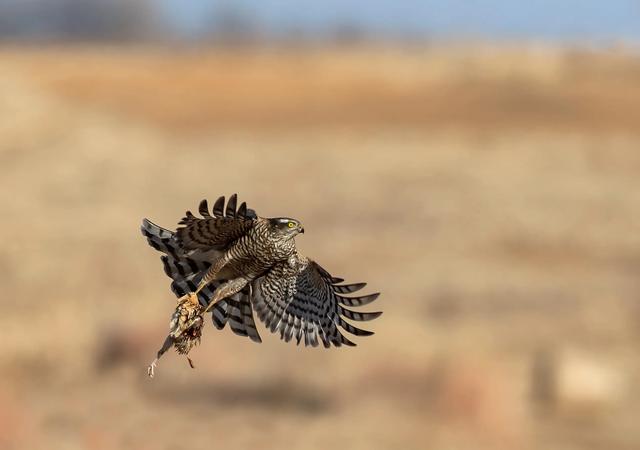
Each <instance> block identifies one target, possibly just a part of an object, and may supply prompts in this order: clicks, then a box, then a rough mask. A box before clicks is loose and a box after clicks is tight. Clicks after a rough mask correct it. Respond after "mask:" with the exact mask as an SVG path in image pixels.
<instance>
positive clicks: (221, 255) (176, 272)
mask: <svg viewBox="0 0 640 450" xmlns="http://www.w3.org/2000/svg"><path fill="white" fill-rule="evenodd" d="M199 212H200V214H201V215H202V217H201V218H199V217H196V216H195V215H193V214H192V213H191V212H190V211H187V213H186V215H185V217H184V218H183V219H182V220H181V221H180V225H181V226H180V227H179V228H178V229H177V230H176V231H175V232H172V231H169V230H167V229H164V228H161V227H159V226H157V225H155V224H153V223H151V222H150V221H148V220H147V219H145V220H144V221H143V223H142V234H143V235H144V236H145V237H146V238H147V241H148V242H149V245H151V246H152V247H154V248H155V249H156V250H159V251H160V252H162V253H164V255H163V256H162V258H161V259H162V262H163V264H164V269H165V273H166V274H167V275H168V276H169V277H171V279H172V280H173V281H172V283H171V289H172V291H173V292H174V293H175V294H176V295H177V296H178V297H179V300H178V306H177V308H176V311H175V313H174V315H173V316H172V322H171V326H170V333H169V336H167V339H166V340H165V344H164V346H163V347H162V349H161V350H160V351H159V352H158V357H157V358H156V360H154V362H153V363H152V364H151V366H149V375H150V376H153V369H154V368H155V365H156V364H157V361H158V359H159V358H160V357H161V356H162V354H163V353H164V352H166V350H168V349H169V348H171V346H175V347H176V349H177V350H178V352H179V353H183V354H188V353H189V350H191V348H192V347H193V346H194V345H197V343H199V341H200V336H201V332H202V326H203V323H204V315H205V314H206V313H208V312H211V313H212V320H213V324H214V326H216V328H218V329H222V328H224V327H225V325H226V324H227V323H228V324H229V325H230V327H231V329H232V331H233V332H234V333H236V334H239V335H242V336H247V337H249V338H250V339H251V340H253V341H256V342H261V338H260V335H259V333H258V331H257V329H256V326H255V322H254V318H253V311H254V310H255V311H256V313H257V314H258V317H259V318H260V320H262V321H263V322H264V324H265V325H266V326H267V328H268V329H269V330H270V331H271V332H274V333H275V332H278V333H279V334H280V337H281V338H282V339H283V340H285V341H287V342H288V341H290V340H292V339H295V340H296V342H297V343H298V344H299V343H300V342H303V341H304V344H305V346H307V345H309V346H314V347H315V346H317V345H318V344H319V343H320V342H321V343H322V344H323V345H324V346H325V347H330V346H332V345H333V346H336V347H339V346H341V345H343V344H344V345H350V346H353V345H355V344H354V343H353V342H351V341H350V340H349V339H347V338H346V337H345V336H344V335H343V334H342V331H343V330H344V331H347V332H349V333H351V334H353V335H356V336H368V335H370V334H373V333H372V332H370V331H366V330H361V329H359V328H356V327H355V326H353V325H351V324H350V323H348V322H347V321H346V320H345V318H347V319H350V320H355V321H366V320H372V319H375V318H376V317H378V316H379V315H380V314H381V313H380V312H370V313H361V312H357V311H352V310H350V309H348V307H356V306H362V305H366V304H368V303H370V302H372V301H374V300H375V299H376V298H378V296H379V294H378V293H375V294H369V295H365V296H355V297H354V296H352V297H348V296H345V294H351V293H353V292H356V291H358V290H360V289H362V288H363V287H364V286H365V283H355V284H343V281H344V280H343V279H341V278H336V277H333V276H331V275H330V274H329V273H328V272H327V271H326V270H324V269H323V268H322V267H321V266H320V265H318V264H317V263H316V262H314V261H311V260H309V259H307V258H306V257H304V256H303V255H301V254H300V253H299V252H298V250H297V249H296V245H295V239H294V238H295V236H296V235H298V234H299V233H303V232H304V228H303V227H302V224H301V223H300V222H299V221H297V220H295V219H290V218H271V219H268V218H263V217H258V216H257V215H256V213H255V212H254V211H253V210H251V209H249V208H247V206H246V204H245V203H242V204H241V205H240V206H239V207H237V196H236V195H235V194H234V195H232V196H231V198H229V201H228V202H227V203H226V206H225V198H224V197H220V198H219V199H218V200H217V201H216V202H215V204H214V206H213V211H212V213H213V214H211V213H210V212H209V207H208V204H207V202H206V200H203V201H202V202H201V203H200V206H199Z"/></svg>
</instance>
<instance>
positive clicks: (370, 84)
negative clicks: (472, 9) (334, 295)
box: [0, 48, 640, 450]
mask: <svg viewBox="0 0 640 450" xmlns="http://www.w3.org/2000/svg"><path fill="white" fill-rule="evenodd" d="M0 99H1V101H0V114H1V116H2V117H3V120H2V121H0V167H1V172H0V206H1V208H2V214H0V231H1V232H2V235H3V236H4V239H3V244H2V246H0V283H1V284H2V294H1V296H0V307H1V308H2V314H1V315H0V328H1V329H2V330H3V331H2V339H3V344H4V345H3V352H2V354H1V355H0V367H1V368H2V373H3V376H2V381H0V447H2V448H9V449H18V448H20V449H22V448H44V447H48V448H63V449H76V448H87V449H111V448H119V449H128V448H131V449H145V448H148V449H156V448H167V449H182V448H248V447H254V448H264V449H269V448H282V447H284V446H290V447H292V448H300V449H306V448H309V449H311V448H350V449H351V448H353V449H371V448H381V449H384V448H390V449H391V448H394V449H395V448H404V449H414V448H415V449H423V448H431V449H449V448H468V449H478V448H487V449H497V448H504V449H510V450H515V449H533V448H545V449H549V450H554V449H558V450H568V449H599V448H610V449H633V448H637V447H638V445H640V431H639V430H638V429H637V423H636V422H637V417H638V416H639V415H640V406H638V405H640V402H639V401H638V400H640V392H639V391H638V379H639V376H640V356H638V351H637V345H638V340H639V338H640V332H639V331H638V330H639V329H640V307H638V304H639V303H638V302H639V299H640V284H639V283H638V279H639V277H638V274H639V272H640V233H638V224H640V176H639V175H640V153H639V152H638V147H639V145H640V135H639V134H638V129H637V123H638V119H639V118H640V60H638V59H637V58H636V57H634V56H632V55H629V54H626V53H625V52H624V51H617V52H609V53H591V52H586V51H561V50H557V49H550V48H501V49H500V48H473V49H465V48H433V49H405V50H399V49H395V50H394V49H389V48H386V49H383V48H380V49H373V48H371V49H359V50H344V49H335V50H327V49H318V50H314V51H306V52H303V51H302V50H295V51H293V50H289V51H283V50H280V51H275V50H272V51H251V50H246V49H245V50H242V51H239V52H236V53H232V52H230V51H222V50H219V51H205V50H200V51H197V52H196V51H190V52H178V51H166V50H163V51H160V50H157V49H132V50H123V49H120V48H74V49H69V48H68V49H51V48H50V49H46V50H35V49H15V48H6V49H4V50H2V51H0ZM232 192H238V193H239V194H240V196H241V197H242V199H244V200H247V202H248V203H249V204H250V205H251V206H253V207H255V208H256V209H257V210H258V212H259V213H261V214H264V215H283V214H286V215H291V216H293V217H297V218H300V219H302V220H303V221H304V223H305V228H306V229H307V233H306V234H305V235H304V236H303V237H302V238H301V239H299V246H300V247H301V248H302V249H303V251H304V252H305V253H306V254H308V255H310V256H312V257H314V258H315V259H317V260H318V261H320V262H321V263H322V264H323V265H324V266H325V267H327V268H328V269H330V270H331V271H332V272H334V273H335V274H336V275H340V276H344V277H345V278H347V279H350V280H354V281H359V280H360V279H364V280H367V281H369V282H370V287H371V289H372V290H380V291H382V292H383V296H382V297H381V299H380V300H379V302H378V304H377V305H376V306H377V307H379V308H381V309H383V310H384V311H385V314H384V315H383V316H382V317H381V318H380V319H379V320H377V321H376V322H373V323H372V324H371V325H370V328H371V329H373V330H375V331H376V335H375V336H373V337H370V338H365V339H360V340H358V343H359V344H361V345H359V346H358V347H357V348H355V349H346V350H344V349H341V350H333V351H323V350H319V349H301V348H296V347H295V346H292V345H285V344H284V343H281V342H280V341H279V340H278V338H277V337H276V336H272V335H269V334H268V332H267V331H266V330H262V335H263V340H264V343H263V344H262V345H255V344H252V343H250V342H248V341H246V340H244V339H242V338H238V337H235V336H233V335H232V334H231V332H230V331H228V330H225V331H224V332H218V331H216V330H214V329H213V328H212V327H210V328H209V329H208V330H207V331H206V334H205V337H204V343H203V345H202V346H201V347H200V348H198V349H197V350H196V351H195V352H194V357H195V361H196V364H197V366H198V367H197V370H195V371H192V370H191V369H189V368H188V366H187V365H186V362H185V361H183V360H182V359H180V358H178V357H177V356H175V355H174V354H171V355H170V356H168V357H167V358H166V360H163V361H162V363H161V365H160V366H159V374H158V377H157V378H156V379H154V380H153V381H152V382H150V381H149V380H147V379H146V377H145V369H144V368H145V366H146V364H147V363H148V360H149V359H150V358H151V357H152V356H153V353H154V351H155V350H156V349H157V346H158V344H159V343H160V341H161V339H162V338H163V336H164V334H163V333H164V331H165V327H166V322H167V319H168V315H169V313H170V311H171V309H172V307H173V300H172V296H171V295H170V293H169V291H168V282H167V279H166V277H165V276H164V274H163V273H162V269H161V264H160V261H159V260H158V255H157V254H155V253H154V252H153V250H152V249H150V248H148V247H147V246H146V243H145V242H144V241H143V239H142V237H141V236H140V235H139V231H138V227H139V222H140V219H141V218H142V217H145V216H146V217H150V218H152V219H154V220H156V221H157V222H158V223H160V224H163V225H167V226H171V225H173V224H175V223H176V222H177V220H178V219H179V218H180V217H181V215H182V213H183V212H184V210H185V209H187V208H191V209H193V208H195V207H196V205H197V203H198V201H199V200H200V199H201V198H203V197H208V198H210V199H211V198H214V197H216V196H218V195H220V194H230V193H232ZM566 355H569V356H571V358H569V357H568V356H566ZM575 355H578V357H577V360H578V361H579V362H578V363H575V364H574V363H570V362H571V361H573V360H576V356H575ZM567 361H569V362H567ZM580 361H582V363H581V362H580ZM576 373H577V375H575V374H576ZM565 379H567V380H569V381H567V382H566V383H565V381H563V380H565ZM563 383H565V384H566V385H567V386H570V387H569V388H567V387H566V386H565V384H563ZM549 386H551V387H549Z"/></svg>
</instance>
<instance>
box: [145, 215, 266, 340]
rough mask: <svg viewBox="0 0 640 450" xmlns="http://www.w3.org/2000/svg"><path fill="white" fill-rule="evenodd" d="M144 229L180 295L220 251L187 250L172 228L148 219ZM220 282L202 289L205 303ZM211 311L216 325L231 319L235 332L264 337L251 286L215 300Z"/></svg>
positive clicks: (193, 287)
mask: <svg viewBox="0 0 640 450" xmlns="http://www.w3.org/2000/svg"><path fill="white" fill-rule="evenodd" d="M141 231H142V234H143V235H144V236H145V237H146V238H147V242H148V243H149V245H150V246H151V247H153V248H155V249H156V250H158V251H159V252H161V253H163V255H162V257H161V258H160V259H161V260H162V264H163V266H164V271H165V273H166V274H167V276H168V277H169V278H171V279H172V280H173V281H172V283H171V291H172V292H173V293H174V294H175V295H176V296H177V297H182V296H183V295H185V294H187V293H188V292H193V291H195V290H196V287H197V285H198V283H199V282H200V280H201V279H202V277H203V276H204V274H205V273H206V271H207V269H208V268H209V267H211V262H210V261H212V260H215V258H216V257H217V256H219V254H220V252H217V251H212V250H209V251H203V250H190V251H185V250H184V248H183V247H182V246H181V245H180V243H179V242H178V240H177V239H176V235H175V233H174V232H173V231H170V230H167V229H165V228H162V227H160V226H158V225H156V224H154V223H153V222H151V221H150V220H148V219H144V220H143V221H142V226H141ZM221 282H222V281H214V282H212V283H210V284H209V285H208V286H206V287H205V288H204V289H203V290H202V291H200V293H199V294H198V300H199V301H200V304H201V305H202V306H204V307H206V306H207V305H208V304H209V302H210V301H211V298H212V297H213V292H214V291H215V288H216V287H217V286H218V285H219V284H221ZM211 313H212V321H213V325H214V326H215V327H216V328H217V329H219V330H221V329H223V328H224V327H225V325H226V324H227V323H229V326H230V328H231V330H232V331H233V332H234V333H236V334H238V335H240V336H247V337H249V338H250V339H251V340H253V341H255V342H261V341H262V340H261V338H260V335H259V334H258V331H257V329H256V326H255V321H254V320H253V313H252V310H251V302H250V299H249V288H246V289H245V290H243V291H241V292H238V293H237V294H235V295H233V296H232V297H230V298H228V299H225V300H222V301H220V302H218V303H216V305H215V306H214V307H213V308H212V309H211Z"/></svg>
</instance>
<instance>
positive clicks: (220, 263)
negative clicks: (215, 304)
mask: <svg viewBox="0 0 640 450" xmlns="http://www.w3.org/2000/svg"><path fill="white" fill-rule="evenodd" d="M225 264H227V259H226V257H224V256H223V257H222V258H220V259H218V260H217V261H216V262H215V264H213V266H211V267H209V270H207V272H206V273H205V274H204V276H203V277H202V280H200V283H198V287H197V288H196V290H195V291H194V292H189V293H188V294H185V295H184V296H182V297H180V298H179V299H178V302H181V301H182V300H184V299H186V298H188V299H189V301H191V303H193V304H194V305H197V304H198V293H199V292H200V291H201V290H203V289H204V288H205V287H206V286H207V284H209V283H211V282H212V281H213V280H215V278H216V276H217V275H218V273H219V272H220V271H221V270H222V268H223V267H224V266H225ZM241 289H242V288H241Z"/></svg>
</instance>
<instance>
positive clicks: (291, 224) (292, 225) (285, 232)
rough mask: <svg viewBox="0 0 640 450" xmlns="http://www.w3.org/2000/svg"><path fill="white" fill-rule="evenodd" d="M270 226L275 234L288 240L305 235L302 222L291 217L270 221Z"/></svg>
mask: <svg viewBox="0 0 640 450" xmlns="http://www.w3.org/2000/svg"><path fill="white" fill-rule="evenodd" d="M269 224H270V225H271V229H272V230H273V231H274V232H276V233H278V234H280V235H282V236H284V237H287V238H292V237H294V236H295V235H297V234H298V233H304V227H303V226H302V224H301V223H300V221H299V220H296V219H290V218H289V217H276V218H274V219H269Z"/></svg>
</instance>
